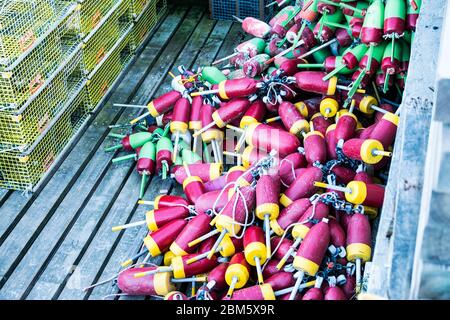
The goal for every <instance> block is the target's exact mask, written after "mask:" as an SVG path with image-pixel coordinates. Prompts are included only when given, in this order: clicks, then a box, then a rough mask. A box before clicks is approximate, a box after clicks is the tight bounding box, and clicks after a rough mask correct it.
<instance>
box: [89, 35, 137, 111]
mask: <svg viewBox="0 0 450 320" xmlns="http://www.w3.org/2000/svg"><path fill="white" fill-rule="evenodd" d="M134 51H135V45H134V39H133V37H132V33H131V29H130V30H129V31H128V32H126V33H125V34H124V35H123V36H122V37H121V39H120V40H119V41H118V42H117V43H116V45H115V46H114V47H113V49H112V50H111V51H110V52H109V53H108V54H107V55H106V56H105V58H104V60H103V61H102V63H101V64H100V65H98V66H97V67H96V68H95V70H94V71H93V72H92V73H91V74H90V75H89V81H88V83H87V91H88V96H89V105H90V107H91V109H94V108H95V107H96V106H97V105H98V104H99V102H100V101H101V100H102V98H103V97H104V96H105V95H106V93H107V92H108V90H109V89H110V88H111V86H112V85H113V84H114V81H115V80H116V78H117V77H118V76H119V74H120V72H121V71H122V70H123V69H124V68H125V67H126V66H127V64H128V63H129V62H130V60H131V58H132V56H133V54H134Z"/></svg>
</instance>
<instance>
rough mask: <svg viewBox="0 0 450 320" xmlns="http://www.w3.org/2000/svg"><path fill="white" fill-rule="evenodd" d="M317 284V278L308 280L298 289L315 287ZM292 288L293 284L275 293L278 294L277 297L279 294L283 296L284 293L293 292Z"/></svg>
mask: <svg viewBox="0 0 450 320" xmlns="http://www.w3.org/2000/svg"><path fill="white" fill-rule="evenodd" d="M315 284H316V280H312V281H308V282H305V283H302V284H301V285H300V286H299V287H298V290H300V289H306V288H311V287H314V285H315ZM292 289H294V287H293V286H292V287H289V288H285V289H281V290H278V291H275V292H274V293H275V296H277V297H278V296H283V295H285V294H287V293H290V292H292Z"/></svg>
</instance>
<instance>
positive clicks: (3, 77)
mask: <svg viewBox="0 0 450 320" xmlns="http://www.w3.org/2000/svg"><path fill="white" fill-rule="evenodd" d="M79 19H80V16H79V10H78V7H77V5H75V4H74V5H72V6H71V7H70V8H68V9H67V10H66V11H65V13H64V15H62V16H60V19H59V20H58V21H57V22H55V23H54V25H53V26H52V28H49V29H48V30H47V32H46V33H45V34H43V35H42V37H41V38H39V39H37V40H36V41H35V42H34V43H33V44H32V46H31V47H30V48H29V49H28V50H27V52H25V53H24V54H22V55H21V56H20V57H19V58H17V59H16V60H15V61H14V62H13V63H12V64H10V65H8V66H0V110H3V111H10V112H17V111H18V110H19V109H20V108H21V106H22V105H23V104H24V103H25V102H26V101H27V100H29V99H32V96H34V95H36V93H37V92H38V91H39V90H40V89H41V87H43V86H45V85H47V84H48V82H49V81H48V79H49V78H50V77H51V75H52V74H53V73H54V71H55V70H56V69H57V68H58V67H59V66H60V64H61V63H62V62H63V61H64V60H65V59H66V58H67V56H69V55H70V54H71V53H72V52H73V51H74V50H75V48H76V47H77V46H78V45H79V44H80V43H81V37H80V25H79Z"/></svg>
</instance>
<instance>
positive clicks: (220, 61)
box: [211, 52, 240, 66]
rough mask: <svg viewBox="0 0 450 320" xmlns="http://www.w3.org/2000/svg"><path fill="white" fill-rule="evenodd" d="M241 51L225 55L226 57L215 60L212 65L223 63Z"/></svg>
mask: <svg viewBox="0 0 450 320" xmlns="http://www.w3.org/2000/svg"><path fill="white" fill-rule="evenodd" d="M239 53H240V52H235V53H233V54H230V55H228V56H226V57H224V58H221V59H219V60H216V61H214V62H213V63H211V65H212V66H215V65H216V64H219V63H222V62H224V61H227V60H228V59H231V58H233V57H235V56H237V55H238V54H239Z"/></svg>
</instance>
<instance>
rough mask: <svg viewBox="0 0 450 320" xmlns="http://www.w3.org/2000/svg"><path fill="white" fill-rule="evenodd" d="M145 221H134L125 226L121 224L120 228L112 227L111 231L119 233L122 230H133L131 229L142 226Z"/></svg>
mask: <svg viewBox="0 0 450 320" xmlns="http://www.w3.org/2000/svg"><path fill="white" fill-rule="evenodd" d="M145 223H146V221H145V220H142V221H136V222H131V223H127V224H122V225H120V226H114V227H112V228H111V230H112V231H114V232H115V231H120V230H124V229H128V228H133V227H137V226H142V225H143V224H145Z"/></svg>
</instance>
